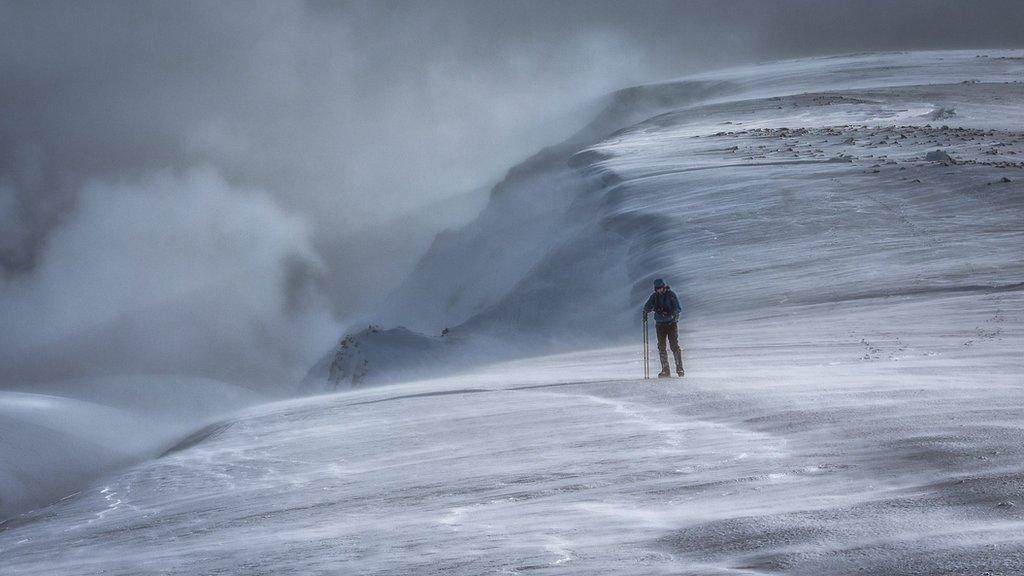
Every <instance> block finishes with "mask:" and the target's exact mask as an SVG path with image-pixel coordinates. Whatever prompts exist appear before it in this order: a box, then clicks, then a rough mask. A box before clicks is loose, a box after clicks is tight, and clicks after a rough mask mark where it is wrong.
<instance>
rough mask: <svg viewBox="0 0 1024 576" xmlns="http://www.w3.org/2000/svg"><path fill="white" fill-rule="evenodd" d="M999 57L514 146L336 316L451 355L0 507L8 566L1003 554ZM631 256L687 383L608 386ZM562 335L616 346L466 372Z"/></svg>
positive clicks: (1006, 343) (1017, 332) (630, 570)
mask: <svg viewBox="0 0 1024 576" xmlns="http://www.w3.org/2000/svg"><path fill="white" fill-rule="evenodd" d="M1022 78H1024V52H1020V51H1013V52H1007V51H998V52H996V51H993V52H985V53H976V52H934V53H908V54H885V55H858V56H850V57H830V58H818V59H810V60H801V61H793V62H783V63H778V64H772V65H764V66H759V67H750V68H746V69H737V70H729V71H723V72H719V73H715V74H707V75H702V76H700V77H694V78H690V79H687V80H686V81H685V85H686V86H688V87H690V88H692V87H694V86H699V85H701V83H702V82H708V83H711V84H713V85H714V86H715V89H714V90H710V91H708V92H706V93H701V96H700V97H699V98H693V99H690V100H686V101H683V100H679V101H676V102H677V105H673V104H672V103H671V102H668V103H666V102H664V101H661V102H660V104H659V105H658V106H651V107H647V108H645V114H644V116H645V117H643V118H636V117H627V116H628V115H624V116H619V118H626V120H625V121H624V124H623V125H618V126H616V125H614V124H615V123H614V122H610V123H606V124H604V125H603V128H607V129H608V131H607V132H604V133H602V134H595V133H590V134H586V135H584V136H581V137H580V138H579V139H578V140H570V142H568V143H566V144H563V145H561V146H559V147H555V148H552V149H549V150H547V151H545V152H542V153H541V154H540V155H539V156H538V157H536V158H534V159H532V160H530V161H528V162H527V163H526V164H524V165H521V166H520V167H518V168H516V169H514V170H513V171H512V172H511V173H510V175H509V178H508V179H506V181H505V182H504V183H503V184H502V185H499V187H498V188H497V189H496V190H495V192H494V194H493V197H492V199H491V206H490V207H489V208H488V209H487V210H485V211H484V212H483V213H482V214H481V216H480V219H479V220H478V221H477V222H475V223H473V224H470V225H469V226H468V227H467V228H465V229H463V230H461V231H457V232H452V233H449V234H447V235H445V236H444V237H441V238H439V239H438V241H437V242H436V244H435V246H434V248H433V249H432V250H431V252H430V253H429V254H428V255H427V256H426V258H425V259H424V261H423V262H422V263H421V265H420V268H419V270H418V271H417V272H416V273H415V274H414V275H413V277H412V278H411V279H410V280H409V282H408V283H406V284H405V286H404V287H403V288H402V289H401V290H400V291H399V293H398V294H397V295H396V296H395V297H393V298H392V299H390V300H388V302H387V303H386V304H385V306H384V307H383V308H385V309H387V310H388V311H389V313H390V314H391V315H392V316H391V320H387V319H382V320H381V321H382V322H383V325H384V327H383V328H381V329H377V328H371V329H367V330H366V331H364V332H363V333H361V334H357V335H355V338H354V339H350V340H348V341H347V346H348V349H349V350H351V349H353V348H358V349H359V352H358V357H360V358H362V359H363V360H367V359H369V360H370V362H369V364H372V362H373V359H374V358H381V359H382V360H381V365H380V366H379V367H378V369H379V370H380V372H381V374H380V375H379V376H378V377H377V378H378V380H377V382H378V383H379V382H383V381H386V380H387V379H388V377H387V370H388V367H389V366H391V365H392V363H395V364H394V366H395V368H394V370H395V372H393V373H392V374H393V375H395V378H396V379H397V378H398V376H397V375H399V374H401V376H400V377H401V378H402V379H408V378H409V374H416V373H419V374H420V375H423V374H427V373H429V372H430V370H431V368H430V367H429V366H430V364H429V363H428V362H424V363H423V364H417V363H418V362H420V361H421V360H426V359H429V358H437V357H439V356H440V357H441V358H440V359H441V362H437V363H435V364H441V365H443V364H444V363H445V361H446V360H459V361H461V362H462V364H461V366H462V368H464V369H465V371H464V372H463V373H462V374H460V375H456V376H452V375H448V376H438V377H436V378H434V379H430V380H421V381H418V382H405V383H401V384H396V385H394V386H388V387H368V386H365V384H369V383H373V382H374V377H373V372H372V371H367V372H365V373H363V374H362V375H361V376H360V381H359V382H358V384H359V385H357V386H355V387H354V389H353V390H351V391H350V392H347V393H345V394H339V395H332V396H316V397H311V398H305V399H302V400H296V401H291V402H287V403H279V404H269V405H265V406H261V407H259V408H255V409H251V410H250V411H248V412H247V413H245V414H244V415H243V416H242V417H240V418H235V419H231V420H227V421H225V422H223V423H221V424H220V425H219V426H215V427H210V428H206V429H204V430H202V431H199V432H198V433H196V434H194V435H193V436H191V437H190V438H187V439H185V440H183V441H182V442H180V443H179V444H178V445H177V446H175V447H174V449H173V450H170V451H168V453H167V455H166V456H164V457H163V458H160V459H157V460H154V461H151V462H148V463H145V464H142V465H138V466H136V467H134V468H132V469H131V470H129V471H127V472H125V473H122V474H119V475H117V476H114V477H110V478H107V479H105V480H104V481H102V482H100V483H99V484H96V485H93V486H91V487H90V488H88V489H86V490H83V491H82V493H81V494H79V495H77V496H75V497H72V498H69V499H67V500H65V501H62V502H59V503H57V504H55V505H53V506H51V507H49V508H47V509H44V510H40V511H37V512H34V513H32V514H27V515H24V516H22V517H19V518H17V519H14V520H11V521H8V522H7V523H6V524H4V528H5V529H4V530H3V531H2V532H0V556H2V557H3V559H4V569H5V571H6V572H5V573H10V574H13V575H23V574H46V575H51V574H56V575H60V574H100V573H103V574H126V575H127V574H132V575H136V574H196V573H204V574H206V573H209V574H250V573H267V574H286V573H353V574H396V573H398V574H406V573H408V574H482V573H505V574H515V573H520V572H535V573H541V574H587V575H592V574H693V575H698V574H699V575H707V574H777V573H785V574H806V575H821V574H874V575H879V576H881V575H892V574H983V573H989V574H1019V573H1024V536H1022V534H1024V512H1022V510H1024V508H1022V506H1024V448H1022V447H1024V382H1022V376H1021V375H1022V373H1024V370H1022V369H1024V359H1022V357H1021V353H1020V350H1021V349H1022V348H1024V290H1022V288H1024V285H1022V281H1024V280H1022V276H1024V274H1022V272H1024V270H1022V267H1024V263H1022V262H1021V259H1020V254H1022V253H1024V250H1022V249H1024V228H1022V226H1021V222H1022V220H1024V219H1022V215H1024V186H1022V184H1021V182H1022V173H1024V170H1022V167H1021V164H1020V163H1021V161H1022V158H1024V106H1022V103H1024V84H1021V79H1022ZM669 85H671V84H669ZM655 91H657V92H659V93H665V90H664V86H659V87H655ZM633 93H634V94H636V93H637V92H633ZM943 110H945V111H954V112H952V113H950V112H941V114H938V113H937V111H943ZM937 116H942V117H941V118H938V117H937ZM598 132H600V130H599V131H598ZM605 136H607V137H605ZM936 151H942V153H943V154H942V155H934V154H933V153H934V152H936ZM929 154H933V156H932V158H934V159H929V157H928V156H929ZM502 216H505V218H502ZM506 238H507V244H505V243H504V242H505V240H504V239H506ZM506 260H507V267H506V266H505V262H506ZM491 272H494V273H495V274H497V277H496V278H492V277H491V276H489V274H490V273H491ZM656 276H663V277H665V278H666V279H668V280H669V281H670V283H672V284H673V286H674V288H675V289H676V291H677V292H678V293H679V294H680V295H681V297H682V300H683V306H684V316H683V323H682V334H681V339H682V342H683V344H684V347H685V349H686V350H685V353H684V357H685V360H686V362H687V377H686V379H684V380H679V379H672V380H668V381H665V380H654V381H642V380H637V379H636V377H637V375H639V374H640V373H641V359H640V357H639V354H638V352H639V350H638V349H639V346H637V345H636V343H635V342H632V340H635V341H639V337H640V332H639V328H640V326H639V323H638V320H639V319H638V312H639V305H640V303H641V302H642V300H643V298H644V297H645V296H646V294H647V292H648V290H649V289H650V282H651V280H652V279H653V278H654V277H656ZM428 280H429V282H428ZM421 284H422V285H423V287H422V290H421V291H418V290H419V288H418V287H419V286H420V285H421ZM534 306H535V307H536V308H534ZM385 320H387V321H385ZM397 324H403V325H408V326H412V327H413V328H415V329H416V330H418V331H420V332H423V334H422V335H415V334H412V333H411V332H409V331H406V330H399V329H393V328H392V326H394V325H397ZM620 324H621V326H619V325H620ZM445 327H449V328H450V330H449V332H448V333H447V334H446V335H445V336H441V335H440V332H441V330H442V329H443V328H445ZM579 333H585V337H584V338H580V339H578V340H575V341H574V342H572V343H568V342H566V341H565V340H566V335H567V334H579ZM587 338H590V339H591V342H597V343H600V342H602V341H603V342H604V343H605V345H606V346H607V344H608V343H610V342H613V341H615V340H616V339H618V338H623V339H624V338H631V339H632V340H631V342H630V344H629V345H628V346H622V347H611V348H608V347H597V346H591V347H590V348H589V349H587V350H585V351H577V352H572V353H566V354H561V355H555V356H547V357H535V358H526V359H520V360H511V361H507V362H504V363H498V364H493V365H490V366H483V367H477V368H475V369H470V364H471V363H472V362H483V361H484V360H485V359H486V358H495V357H500V356H502V355H511V354H520V353H525V352H529V351H530V350H531V346H533V348H532V349H534V350H536V349H541V348H544V347H548V348H549V349H552V348H551V346H552V342H556V343H558V344H560V345H571V344H572V345H581V344H586V343H587ZM531 339H536V341H537V342H538V343H533V344H531V343H529V342H526V343H524V341H528V340H531ZM481 341H484V342H486V343H485V344H479V342H481ZM357 342H358V343H359V346H358V347H356V346H355V344H356V343H357ZM390 342H401V343H404V344H403V346H404V347H403V348H395V349H393V348H390V344H389V343H390ZM371 343H372V344H371ZM420 348H422V349H423V350H424V352H423V355H422V356H421V357H420V358H419V359H417V360H416V361H415V362H413V361H412V360H397V358H398V357H400V356H405V355H414V353H413V351H414V350H417V349H420ZM389 351H390V352H389ZM374 355H377V356H374ZM356 357H357V355H351V356H347V357H346V358H351V359H355V358H356ZM334 359H335V358H333V357H330V356H329V357H328V358H325V361H326V362H325V363H322V364H321V365H320V366H318V368H317V369H315V370H314V371H313V372H314V373H316V372H317V371H320V374H321V376H318V378H320V379H321V380H326V379H327V378H326V376H324V375H327V374H330V371H331V370H332V369H335V370H336V371H339V372H336V373H340V371H345V372H344V373H345V374H346V375H347V376H346V377H347V378H348V379H349V380H347V381H343V378H338V379H337V381H336V382H333V383H332V384H336V385H339V386H351V377H352V375H353V374H354V372H350V371H348V370H352V369H353V367H356V366H358V365H359V362H353V363H350V364H345V363H344V362H343V361H339V362H340V363H339V364H337V365H334V364H333V362H334ZM369 364H367V366H369ZM332 366H333V368H332ZM402 371H405V372H404V373H403V372H402ZM313 376H315V374H313V373H311V380H310V381H309V382H307V384H308V385H310V386H312V385H313V380H315V379H316V378H313ZM322 385H323V384H322V383H321V386H322ZM54 551H59V553H55V552H54Z"/></svg>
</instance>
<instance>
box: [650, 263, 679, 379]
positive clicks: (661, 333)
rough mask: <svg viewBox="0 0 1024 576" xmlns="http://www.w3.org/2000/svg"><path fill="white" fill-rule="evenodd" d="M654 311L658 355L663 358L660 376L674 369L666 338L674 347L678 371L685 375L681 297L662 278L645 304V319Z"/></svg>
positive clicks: (670, 373) (664, 375)
mask: <svg viewBox="0 0 1024 576" xmlns="http://www.w3.org/2000/svg"><path fill="white" fill-rule="evenodd" d="M652 310H653V311H654V326H655V328H656V331H657V333H658V357H659V358H660V359H661V372H660V373H659V374H658V378H668V377H670V376H671V375H672V371H671V370H669V366H668V350H666V349H665V348H666V347H665V340H668V343H669V345H670V346H671V347H672V355H673V356H675V359H676V373H677V374H679V376H680V377H682V376H683V350H682V349H681V348H680V347H679V325H678V322H679V313H680V312H682V310H683V308H682V306H680V305H679V298H678V297H677V296H676V293H675V292H673V291H672V289H671V288H669V286H668V284H665V281H664V280H662V279H661V278H658V279H657V280H655V281H654V293H653V294H651V297H650V298H648V299H647V303H646V304H644V320H645V321H646V320H647V315H648V314H649V313H650V312H651V311H652Z"/></svg>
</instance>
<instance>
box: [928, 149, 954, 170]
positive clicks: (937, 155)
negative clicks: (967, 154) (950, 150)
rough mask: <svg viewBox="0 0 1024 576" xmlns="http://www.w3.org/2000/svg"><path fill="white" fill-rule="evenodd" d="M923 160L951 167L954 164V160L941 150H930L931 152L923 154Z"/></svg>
mask: <svg viewBox="0 0 1024 576" xmlns="http://www.w3.org/2000/svg"><path fill="white" fill-rule="evenodd" d="M924 159H925V160H927V161H929V162H938V163H940V164H943V165H945V166H952V165H954V164H956V160H954V159H953V157H952V156H950V155H949V154H947V153H946V152H945V151H944V150H942V149H937V150H932V151H931V152H929V153H927V154H925V157H924Z"/></svg>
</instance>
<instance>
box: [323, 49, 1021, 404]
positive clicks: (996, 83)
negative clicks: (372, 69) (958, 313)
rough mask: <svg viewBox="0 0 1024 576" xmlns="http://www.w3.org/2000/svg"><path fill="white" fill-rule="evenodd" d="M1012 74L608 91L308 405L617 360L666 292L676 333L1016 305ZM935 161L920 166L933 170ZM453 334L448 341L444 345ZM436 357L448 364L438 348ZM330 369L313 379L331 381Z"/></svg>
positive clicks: (965, 65) (378, 317) (846, 60)
mask: <svg viewBox="0 0 1024 576" xmlns="http://www.w3.org/2000/svg"><path fill="white" fill-rule="evenodd" d="M1022 77H1024V57H1022V55H1021V53H1020V52H1019V51H1017V52H1013V51H1010V52H1006V51H1003V52H976V51H970V52H967V51H961V52H923V53H907V54H903V53H896V54H881V55H854V56H846V57H823V58H814V59H806V60H798V61H788V62H780V63H775V64H768V65H761V66H755V67H745V68H740V69H733V70H727V71H721V72H716V73H709V74H702V75H699V76H695V77H692V78H687V79H683V80H680V81H678V82H667V83H662V84H656V85H652V86H645V87H637V88H633V89H629V90H624V91H621V92H619V93H617V94H616V95H614V96H613V97H612V99H611V100H610V102H609V104H608V105H607V107H606V108H605V110H604V112H602V113H601V114H599V115H598V117H597V119H596V120H595V121H594V122H593V123H592V124H591V125H590V126H588V127H587V128H586V129H584V130H583V131H581V132H580V133H579V134H577V135H575V136H574V137H573V138H570V139H569V140H568V141H566V142H564V143H562V144H560V145H558V146H553V147H551V148H548V149H546V150H544V151H542V152H540V153H539V154H537V155H536V156H534V157H533V158H531V159H529V160H527V161H526V162H524V163H523V164H521V165H519V166H517V167H515V168H513V169H512V170H510V171H509V174H508V176H507V177H506V178H505V180H504V181H502V182H501V183H500V184H499V185H498V186H497V187H496V188H495V189H494V190H493V191H492V194H491V199H490V202H489V204H488V206H487V207H486V208H485V209H484V211H483V212H482V213H481V214H480V216H479V217H478V218H477V219H476V220H475V221H473V222H471V223H470V224H468V225H467V226H465V227H464V228H462V229H461V230H458V231H455V232H448V233H445V234H443V235H441V236H439V237H438V238H437V239H436V240H435V242H434V244H433V246H432V247H431V249H430V250H429V251H428V253H427V254H426V255H425V256H424V258H423V259H422V260H421V262H420V263H419V265H418V266H417V268H416V270H415V271H414V272H413V273H412V274H411V275H410V277H409V278H408V279H407V280H406V281H405V282H404V283H403V284H402V286H401V287H400V288H399V289H398V290H397V291H396V292H395V293H394V294H392V296H391V297H390V298H388V299H387V300H386V301H385V304H384V305H383V306H382V307H381V308H380V309H377V310H374V311H373V312H372V313H371V314H369V315H368V316H367V317H366V320H367V323H371V322H372V323H379V324H381V325H382V326H384V327H386V328H388V327H393V326H404V327H407V328H410V329H412V330H414V331H418V332H421V333H422V335H421V336H420V344H419V345H410V343H411V341H410V339H409V337H408V336H409V335H408V334H405V333H403V339H404V340H403V342H404V343H403V344H402V348H401V349H402V352H400V353H399V352H398V351H397V349H396V350H394V353H389V352H388V349H389V347H391V344H390V343H389V342H390V339H389V337H388V336H387V334H386V333H381V332H373V333H369V332H366V331H364V332H363V333H361V334H353V335H350V337H351V338H353V340H352V341H351V342H352V343H354V344H358V345H361V346H363V347H364V348H380V349H381V351H379V352H375V353H374V354H372V356H374V357H378V358H381V359H382V361H379V362H374V361H372V360H370V359H368V357H367V356H366V354H365V352H364V353H361V354H360V356H359V360H358V361H355V360H354V359H353V357H352V356H351V354H346V353H345V351H344V350H342V349H340V348H338V349H335V350H333V351H331V352H329V353H328V355H327V357H325V360H322V361H321V362H320V363H319V364H318V366H317V367H315V368H314V369H313V370H312V371H311V372H310V374H309V376H308V377H307V378H306V381H305V384H304V385H305V387H306V388H307V389H312V390H316V389H322V388H323V387H324V386H325V385H326V387H327V388H328V389H331V388H334V387H337V386H347V385H350V384H351V383H352V379H353V377H354V375H355V374H357V373H358V374H359V375H360V376H359V380H360V383H366V382H370V383H372V382H374V381H378V382H382V381H388V380H397V379H399V375H401V377H408V375H409V374H420V375H429V374H431V373H434V372H437V371H441V370H445V369H448V368H450V367H451V366H458V365H465V364H473V363H478V362H480V361H481V360H485V359H495V358H501V357H507V356H515V355H519V354H527V353H530V352H531V351H538V350H551V349H557V348H558V347H562V348H571V347H580V346H584V347H585V346H592V345H594V344H595V343H602V342H603V343H608V342H615V341H620V340H622V339H623V338H627V337H629V336H631V335H633V334H635V333H636V332H637V331H638V329H639V326H638V318H637V313H636V312H637V310H638V308H639V305H640V303H641V302H642V300H643V298H644V297H645V295H646V293H647V291H648V290H649V285H650V282H651V280H652V279H653V278H654V277H656V276H664V277H665V278H666V279H667V280H668V281H669V282H670V283H671V284H673V285H674V287H675V288H676V291H677V292H678V293H679V294H680V296H681V297H682V299H683V305H684V308H685V315H686V317H687V322H689V323H691V324H694V325H696V323H700V322H708V326H713V324H714V322H713V319H714V318H716V317H720V316H722V315H733V314H737V313H750V314H755V315H757V314H763V313H770V314H783V315H794V314H799V312H800V310H801V308H800V307H801V306H804V305H808V304H814V303H822V302H840V301H844V300H849V299H864V298H869V299H870V298H875V299H885V298H888V297H893V296H899V295H913V294H926V293H941V292H948V291H965V290H967V291H970V290H975V291H982V290H1013V289H1018V288H1019V287H1020V284H1019V283H1020V282H1021V277H1022V274H1021V272H1022V267H1021V266H1022V265H1021V261H1020V259H1019V257H1017V254H1019V253H1020V251H1021V248H1022V244H1024V243H1022V240H1021V231H1020V226H1019V222H1020V214H1021V207H1022V202H1024V200H1022V198H1024V196H1022V193H1021V190H1022V178H1021V174H1022V173H1024V170H1022V167H1024V164H1022V162H1024V133H1022V130H1024V108H1022V107H1021V106H1020V105H1019V103H1020V101H1021V99H1022V93H1024V84H1022V83H1021V82H1022V80H1021V79H1022ZM932 158H934V159H932ZM446 328H447V329H449V333H448V334H447V336H445V337H444V338H442V337H440V336H439V335H438V334H439V333H440V332H441V331H442V330H443V329H446ZM442 344H443V345H442ZM332 365H333V366H334V367H335V368H336V369H335V370H333V371H331V370H327V369H326V368H327V367H328V366H332Z"/></svg>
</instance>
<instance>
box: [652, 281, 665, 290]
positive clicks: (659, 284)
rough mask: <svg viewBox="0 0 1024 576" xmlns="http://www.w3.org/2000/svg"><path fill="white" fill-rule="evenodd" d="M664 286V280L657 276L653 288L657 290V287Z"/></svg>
mask: <svg viewBox="0 0 1024 576" xmlns="http://www.w3.org/2000/svg"><path fill="white" fill-rule="evenodd" d="M664 287H665V281H664V280H662V279H661V278H658V279H657V280H655V281H654V289H655V290H657V289H658V288H664Z"/></svg>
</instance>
